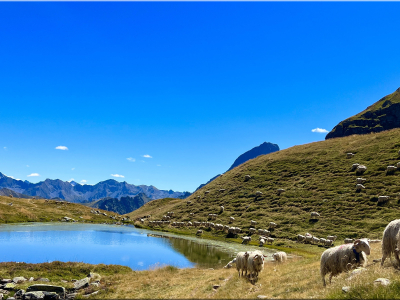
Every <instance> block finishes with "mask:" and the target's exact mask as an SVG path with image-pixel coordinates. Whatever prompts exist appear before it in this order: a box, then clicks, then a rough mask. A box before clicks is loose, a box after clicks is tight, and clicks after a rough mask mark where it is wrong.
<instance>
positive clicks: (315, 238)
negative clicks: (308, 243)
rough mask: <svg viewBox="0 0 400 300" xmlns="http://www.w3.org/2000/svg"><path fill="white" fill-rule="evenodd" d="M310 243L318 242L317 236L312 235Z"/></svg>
mask: <svg viewBox="0 0 400 300" xmlns="http://www.w3.org/2000/svg"><path fill="white" fill-rule="evenodd" d="M312 243H313V244H319V238H317V237H315V236H313V238H312Z"/></svg>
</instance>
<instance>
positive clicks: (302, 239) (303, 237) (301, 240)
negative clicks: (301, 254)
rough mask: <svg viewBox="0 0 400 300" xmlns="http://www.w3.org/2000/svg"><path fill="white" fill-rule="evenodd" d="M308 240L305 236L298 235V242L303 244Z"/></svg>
mask: <svg viewBox="0 0 400 300" xmlns="http://www.w3.org/2000/svg"><path fill="white" fill-rule="evenodd" d="M305 239H306V237H305V236H304V235H301V234H298V235H297V241H298V242H303V241H304V240H305Z"/></svg>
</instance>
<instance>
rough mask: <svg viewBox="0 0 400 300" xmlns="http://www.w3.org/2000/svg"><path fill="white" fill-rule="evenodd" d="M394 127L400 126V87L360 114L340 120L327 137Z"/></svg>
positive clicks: (378, 130) (379, 130)
mask: <svg viewBox="0 0 400 300" xmlns="http://www.w3.org/2000/svg"><path fill="white" fill-rule="evenodd" d="M393 128H400V88H398V89H397V90H396V91H395V92H394V93H392V94H390V95H387V96H385V97H383V98H382V99H380V100H379V101H377V102H375V103H374V104H373V105H371V106H369V107H367V109H366V110H364V111H362V112H360V113H359V114H357V115H355V116H352V117H350V118H348V119H346V120H344V121H342V122H340V123H339V124H338V125H336V126H335V127H334V128H333V129H332V131H331V132H329V133H328V134H327V135H326V137H325V139H331V138H336V137H343V136H349V135H353V134H366V133H371V132H381V131H384V130H388V129H393Z"/></svg>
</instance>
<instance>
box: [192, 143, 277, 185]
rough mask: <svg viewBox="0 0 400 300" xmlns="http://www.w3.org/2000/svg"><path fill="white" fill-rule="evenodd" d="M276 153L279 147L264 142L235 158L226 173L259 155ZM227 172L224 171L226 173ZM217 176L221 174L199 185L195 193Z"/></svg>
mask: <svg viewBox="0 0 400 300" xmlns="http://www.w3.org/2000/svg"><path fill="white" fill-rule="evenodd" d="M276 151H279V146H278V145H277V144H272V143H267V142H264V143H262V144H261V145H259V146H256V147H254V148H252V149H250V150H249V151H246V152H245V153H243V154H242V155H240V156H239V157H238V158H236V160H235V161H234V162H233V164H232V166H231V167H230V168H229V169H228V171H230V170H232V169H234V168H236V167H237V166H240V165H241V164H243V163H245V162H246V161H248V160H250V159H253V158H256V157H258V156H260V155H265V154H269V153H272V152H276ZM228 171H226V172H228ZM219 176H221V174H218V175H217V176H214V177H213V178H211V179H210V180H209V181H207V183H204V184H201V185H200V186H199V187H198V188H197V189H196V191H197V190H199V189H201V188H202V187H203V186H205V185H207V184H209V183H210V182H211V181H213V180H215V179H216V178H218V177H219Z"/></svg>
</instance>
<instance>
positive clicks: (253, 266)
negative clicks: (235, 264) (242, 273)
mask: <svg viewBox="0 0 400 300" xmlns="http://www.w3.org/2000/svg"><path fill="white" fill-rule="evenodd" d="M264 257H265V255H264V254H263V253H262V252H261V251H259V250H256V251H253V252H250V253H249V257H248V258H247V272H249V279H250V281H251V280H252V279H253V280H255V279H256V278H257V277H258V273H260V272H261V271H262V270H263V269H264Z"/></svg>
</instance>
